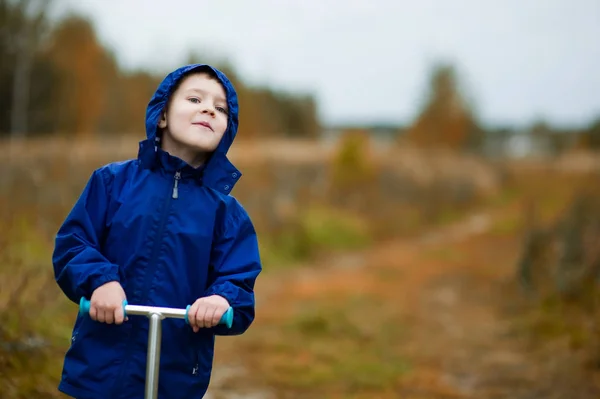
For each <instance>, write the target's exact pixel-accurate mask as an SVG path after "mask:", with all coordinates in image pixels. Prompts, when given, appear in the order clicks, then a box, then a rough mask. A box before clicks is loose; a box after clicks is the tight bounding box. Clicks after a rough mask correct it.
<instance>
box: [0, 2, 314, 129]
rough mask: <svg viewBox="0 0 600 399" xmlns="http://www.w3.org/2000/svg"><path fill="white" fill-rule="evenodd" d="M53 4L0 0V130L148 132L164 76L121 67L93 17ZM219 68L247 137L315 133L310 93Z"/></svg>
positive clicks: (191, 60) (222, 67)
mask: <svg viewBox="0 0 600 399" xmlns="http://www.w3.org/2000/svg"><path fill="white" fill-rule="evenodd" d="M51 4H52V1H51V0H20V1H16V0H0V60H1V64H0V113H1V114H0V135H12V136H16V137H24V136H34V135H45V134H64V135H76V136H87V135H95V134H128V133H132V134H138V135H139V134H140V133H143V129H144V122H143V121H144V118H145V112H146V106H147V104H148V101H149V100H150V97H151V96H152V94H153V93H154V91H155V90H156V88H157V86H158V84H159V83H160V81H161V80H162V79H163V78H164V75H160V74H156V73H155V74H153V73H150V72H148V71H145V70H138V71H127V70H124V69H123V68H121V67H120V66H119V64H118V62H117V60H116V58H115V56H114V55H113V54H112V53H111V51H110V50H109V49H107V48H105V47H104V46H103V45H102V44H101V43H100V41H99V39H98V36H97V34H96V32H95V29H94V26H93V24H92V23H91V21H90V20H88V19H87V18H85V17H83V16H80V15H76V14H70V15H68V16H66V17H64V18H62V19H61V20H59V21H51V20H50V18H49V17H48V10H49V7H50V5H51ZM193 58H196V59H193ZM187 61H188V62H196V61H198V62H201V61H202V62H206V60H202V59H197V57H193V56H190V58H189V59H188V60H187ZM216 66H217V67H219V68H220V69H222V70H223V71H224V72H225V73H226V74H227V75H228V77H229V78H230V79H231V80H232V82H233V83H234V85H235V87H236V89H237V91H238V96H239V101H240V119H241V124H240V133H242V134H243V135H244V136H245V137H256V136H270V135H288V136H305V137H314V136H316V135H317V134H318V132H319V129H320V126H319V120H318V116H317V106H316V102H315V100H314V98H313V97H312V96H310V95H301V94H295V93H294V94H290V93H285V92H279V91H276V90H273V89H272V88H269V87H250V86H248V85H246V84H244V82H243V81H241V79H240V78H239V77H238V75H237V74H236V72H235V71H234V70H233V68H232V67H231V66H229V65H227V64H225V63H221V64H216Z"/></svg>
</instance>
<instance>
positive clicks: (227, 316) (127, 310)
mask: <svg viewBox="0 0 600 399" xmlns="http://www.w3.org/2000/svg"><path fill="white" fill-rule="evenodd" d="M90 306H91V302H90V300H88V299H86V298H83V297H82V298H81V299H80V301H79V314H80V315H82V316H83V315H86V314H89V313H90ZM190 307H191V305H188V306H187V307H186V308H185V309H177V308H162V307H154V306H139V305H129V304H128V303H127V300H124V301H123V314H124V315H125V316H127V314H136V315H146V316H147V315H149V314H151V313H160V314H161V315H163V316H164V317H172V318H178V319H184V320H185V323H186V324H190V323H189V320H188V311H189V309H190ZM219 324H224V325H226V326H227V328H231V325H232V324H233V308H232V307H229V309H227V311H226V312H225V313H224V314H223V316H222V317H221V320H220V321H219Z"/></svg>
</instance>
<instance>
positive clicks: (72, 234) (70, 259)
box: [52, 169, 119, 303]
mask: <svg viewBox="0 0 600 399" xmlns="http://www.w3.org/2000/svg"><path fill="white" fill-rule="evenodd" d="M107 183H108V179H107V178H106V177H105V175H103V171H102V169H99V170H96V171H95V172H94V173H93V174H92V176H91V177H90V179H89V181H88V183H87V185H86V187H85V188H84V190H83V192H82V193H81V195H80V197H79V199H78V200H77V202H76V203H75V205H74V207H73V209H72V210H71V212H70V213H69V215H68V216H67V218H66V220H65V221H64V222H63V224H62V226H61V227H60V229H59V231H58V233H57V235H56V239H55V246H54V252H53V255H52V263H53V265H54V276H55V279H56V282H57V283H58V285H59V287H60V288H61V290H62V291H63V292H64V293H65V295H66V296H67V297H68V298H69V299H70V300H71V301H73V302H75V303H79V299H80V298H81V297H86V298H88V299H89V298H90V297H91V295H92V293H93V292H94V290H95V289H96V288H98V287H99V286H101V285H103V284H105V283H107V282H109V281H119V268H118V266H117V265H115V264H113V263H111V262H109V261H108V260H107V259H106V258H105V257H104V255H102V253H101V252H100V242H101V240H102V237H103V234H104V226H105V219H106V213H107V207H108V204H109V201H108V196H109V184H107Z"/></svg>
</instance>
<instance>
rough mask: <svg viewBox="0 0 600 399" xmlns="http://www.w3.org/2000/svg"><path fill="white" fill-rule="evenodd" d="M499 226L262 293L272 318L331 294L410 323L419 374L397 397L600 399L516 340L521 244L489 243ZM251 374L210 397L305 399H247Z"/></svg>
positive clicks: (286, 280)
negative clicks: (515, 280) (353, 297)
mask: <svg viewBox="0 0 600 399" xmlns="http://www.w3.org/2000/svg"><path fill="white" fill-rule="evenodd" d="M493 219H494V216H493V215H488V214H483V215H474V216H471V217H469V218H467V219H465V220H463V221H460V222H458V223H455V224H453V225H451V226H447V227H445V228H441V229H437V230H436V231H433V232H431V233H430V234H427V235H424V236H422V237H419V238H417V239H413V240H392V241H390V242H387V243H383V244H380V245H378V246H377V247H376V248H372V249H370V250H368V251H366V252H357V253H353V254H347V255H344V256H337V257H334V258H332V259H327V260H324V261H322V262H321V263H320V264H318V265H311V266H310V267H306V268H299V269H296V270H293V271H288V272H285V273H281V274H273V275H268V276H266V277H265V278H264V279H263V280H262V281H261V283H260V286H259V287H258V292H259V293H260V294H259V298H258V300H259V302H260V303H261V304H263V309H262V312H263V316H262V317H263V320H265V321H266V322H269V320H271V321H272V320H276V319H277V318H278V317H279V316H278V315H280V314H281V312H286V311H288V310H291V309H294V308H297V307H299V306H302V302H303V301H304V300H306V299H307V298H311V297H315V296H318V295H320V294H322V293H324V292H327V293H329V294H331V295H335V292H338V291H339V292H347V291H349V290H350V291H353V292H362V293H366V294H369V293H373V292H375V291H377V292H378V295H383V296H384V297H387V300H388V301H389V302H390V303H392V306H393V307H394V309H395V311H397V312H398V314H401V315H402V316H401V317H402V318H403V319H404V320H405V323H407V324H408V325H410V329H409V330H408V337H405V338H404V339H403V340H402V341H401V343H399V345H402V349H401V350H402V352H403V354H404V355H405V356H406V357H407V358H408V359H410V362H411V364H412V371H411V372H410V373H409V374H408V375H407V376H406V377H405V378H404V379H403V383H402V388H401V389H400V391H399V392H398V391H396V394H397V395H398V396H396V394H394V395H392V396H390V397H398V398H407V399H423V398H432V399H433V398H439V399H442V398H469V399H471V398H473V399H474V398H478V399H479V398H481V399H496V398H511V399H537V398H540V399H541V398H544V399H546V398H548V399H553V398H556V399H558V398H561V399H562V398H565V399H592V398H600V384H597V386H595V387H594V386H593V385H594V384H593V383H592V384H590V381H589V380H586V377H585V376H583V375H582V376H581V378H578V377H577V373H573V374H569V377H568V379H567V378H566V377H565V378H563V377H561V376H562V374H561V370H564V369H565V365H564V363H563V364H561V363H560V362H558V361H557V360H555V361H554V362H552V361H550V360H551V359H552V357H548V358H547V359H548V361H547V362H544V363H543V364H540V362H543V361H544V360H543V359H544V358H543V356H542V355H540V354H537V353H532V352H531V351H527V350H526V346H525V343H524V342H523V340H522V339H520V338H519V336H517V335H515V331H514V321H513V320H512V319H510V318H507V317H506V313H505V308H504V305H505V304H506V303H507V301H506V300H507V299H508V298H507V297H509V296H510V295H512V294H513V293H512V292H511V291H510V289H507V288H506V287H510V286H511V285H510V284H508V285H507V284H506V282H507V281H510V279H512V273H513V269H514V267H513V266H514V264H515V261H516V259H517V256H518V255H519V254H518V250H517V249H518V248H519V246H518V242H517V241H518V240H516V239H506V238H503V239H500V238H497V237H496V238H494V239H490V237H488V236H487V235H486V232H487V231H488V230H489V228H490V227H491V226H492V224H493ZM382 273H393V274H390V276H393V277H390V278H389V279H388V281H387V283H388V285H387V286H386V285H385V282H384V285H382V281H381V279H379V280H377V281H375V277H374V276H375V275H379V276H380V275H382ZM235 345H236V344H235V342H233V341H228V342H227V343H225V344H224V346H222V353H223V358H227V359H231V358H232V356H234V355H233V353H235V351H236V350H235ZM563 360H564V359H563ZM565 361H567V360H565ZM557 363H558V364H557ZM573 367H577V366H576V365H573ZM596 375H597V376H598V374H596ZM244 376H245V378H246V380H249V381H252V380H253V378H252V372H251V371H250V370H247V369H244V368H243V367H241V366H240V365H237V366H227V367H225V366H221V367H220V368H217V369H216V372H215V379H214V380H213V383H212V385H211V390H210V395H211V396H210V398H211V399H225V398H227V399H234V398H242V397H244V398H253V399H271V398H279V397H282V398H283V397H285V398H288V397H289V398H295V397H298V398H300V397H304V396H301V395H299V396H294V395H290V394H286V395H284V396H277V394H275V393H273V392H271V391H269V390H266V389H262V390H261V389H258V390H256V389H254V390H249V389H244V390H243V392H244V394H243V395H241V396H240V392H241V385H240V384H238V387H237V389H236V390H238V392H233V391H232V390H230V389H229V386H230V385H231V384H235V382H236V381H238V382H239V381H240V380H242V379H243V378H244ZM587 378H588V379H589V376H588V377H587ZM584 385H585V386H584Z"/></svg>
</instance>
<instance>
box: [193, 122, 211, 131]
mask: <svg viewBox="0 0 600 399" xmlns="http://www.w3.org/2000/svg"><path fill="white" fill-rule="evenodd" d="M192 125H196V126H204V127H205V128H208V129H210V130H213V128H212V126H211V125H210V123H208V122H194V123H192Z"/></svg>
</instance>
